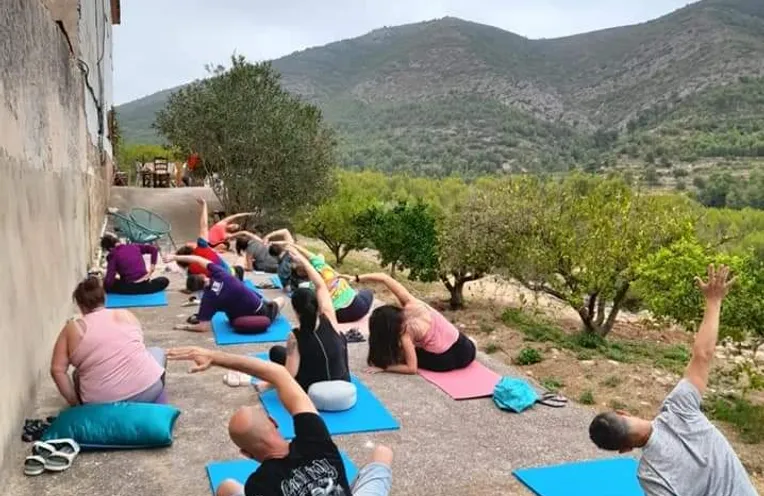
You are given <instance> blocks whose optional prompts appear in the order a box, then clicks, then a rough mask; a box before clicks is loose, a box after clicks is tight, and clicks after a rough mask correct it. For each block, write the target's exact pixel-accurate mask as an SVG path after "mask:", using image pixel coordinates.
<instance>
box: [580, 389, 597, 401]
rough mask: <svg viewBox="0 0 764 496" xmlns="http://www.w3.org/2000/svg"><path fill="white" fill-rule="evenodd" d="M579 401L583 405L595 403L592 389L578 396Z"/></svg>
mask: <svg viewBox="0 0 764 496" xmlns="http://www.w3.org/2000/svg"><path fill="white" fill-rule="evenodd" d="M578 402H579V403H581V404H582V405H593V404H594V394H593V393H592V392H591V390H589V389H587V390H586V391H584V392H583V393H581V396H579V397H578Z"/></svg>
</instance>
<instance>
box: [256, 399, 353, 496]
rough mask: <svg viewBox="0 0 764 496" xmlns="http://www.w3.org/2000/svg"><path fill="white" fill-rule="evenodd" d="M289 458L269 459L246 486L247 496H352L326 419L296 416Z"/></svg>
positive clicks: (302, 415)
mask: <svg viewBox="0 0 764 496" xmlns="http://www.w3.org/2000/svg"><path fill="white" fill-rule="evenodd" d="M293 420H294V432H295V438H294V439H293V440H292V442H291V443H290V444H289V454H288V455H287V456H286V458H281V459H277V460H266V461H265V462H263V464H262V465H260V467H259V468H258V469H257V470H256V471H255V473H253V474H252V475H251V476H250V477H249V479H247V483H246V485H245V494H246V496H351V492H350V488H349V486H348V481H347V475H346V474H345V466H344V465H343V464H342V457H341V456H340V452H339V450H338V449H337V446H336V445H335V444H334V442H333V441H332V438H331V436H330V435H329V431H328V430H327V429H326V424H325V423H324V421H323V419H321V417H319V416H318V415H317V414H315V413H299V414H297V415H295V416H294V419H293Z"/></svg>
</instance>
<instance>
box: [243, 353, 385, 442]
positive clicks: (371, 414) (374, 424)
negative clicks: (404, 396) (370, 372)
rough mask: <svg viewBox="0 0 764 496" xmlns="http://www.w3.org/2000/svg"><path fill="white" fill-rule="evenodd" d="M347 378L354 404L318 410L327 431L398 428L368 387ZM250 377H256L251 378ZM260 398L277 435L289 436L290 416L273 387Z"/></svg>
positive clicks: (264, 357)
mask: <svg viewBox="0 0 764 496" xmlns="http://www.w3.org/2000/svg"><path fill="white" fill-rule="evenodd" d="M255 356H256V357H257V358H260V359H262V360H268V354H267V353H258V354H257V355H255ZM350 380H351V381H353V384H355V387H356V391H357V395H358V401H357V402H356V404H355V406H354V407H353V408H351V409H350V410H345V411H344V412H319V415H321V418H322V419H324V422H325V423H326V428H327V429H329V434H331V435H339V434H352V433H355V432H374V431H393V430H398V429H399V428H400V425H399V424H398V421H397V420H395V418H394V417H393V416H392V414H391V413H390V412H389V411H387V408H385V405H383V404H382V402H381V401H379V400H378V399H377V397H376V396H374V394H372V392H371V391H370V390H369V388H368V387H366V385H365V384H364V383H363V382H361V381H360V380H358V378H357V377H356V376H351V378H350ZM254 381H256V379H253V382H254ZM260 400H261V401H262V402H263V407H265V410H266V411H267V412H268V415H270V416H271V417H273V420H275V421H276V423H277V424H278V425H279V432H281V435H282V436H284V438H285V439H292V438H293V437H294V424H293V423H292V416H291V415H289V412H287V410H286V408H284V405H282V404H281V401H280V400H279V397H278V394H277V393H276V391H275V390H273V389H271V390H270V391H266V392H265V393H263V394H261V395H260Z"/></svg>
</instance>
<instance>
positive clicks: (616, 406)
mask: <svg viewBox="0 0 764 496" xmlns="http://www.w3.org/2000/svg"><path fill="white" fill-rule="evenodd" d="M608 406H609V407H610V408H612V409H613V410H628V409H629V407H628V405H627V404H626V403H624V402H623V401H618V400H610V402H609V403H608Z"/></svg>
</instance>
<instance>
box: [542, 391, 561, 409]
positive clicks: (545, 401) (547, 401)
mask: <svg viewBox="0 0 764 496" xmlns="http://www.w3.org/2000/svg"><path fill="white" fill-rule="evenodd" d="M536 403H538V404H540V405H544V406H548V407H551V408H562V407H564V406H566V405H567V404H568V398H566V397H564V396H562V395H560V394H557V393H551V392H550V393H545V394H544V395H543V396H542V397H541V398H540V399H538V400H537V401H536Z"/></svg>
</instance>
